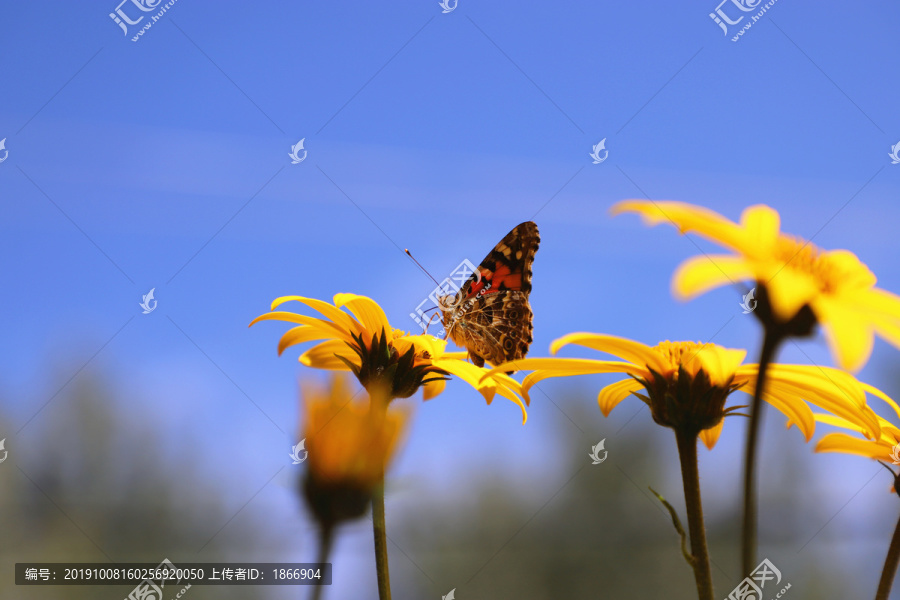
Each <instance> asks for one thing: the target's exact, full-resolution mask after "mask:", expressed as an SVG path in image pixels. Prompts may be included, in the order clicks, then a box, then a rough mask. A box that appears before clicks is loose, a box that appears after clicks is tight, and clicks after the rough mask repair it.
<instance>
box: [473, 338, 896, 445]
mask: <svg viewBox="0 0 900 600" xmlns="http://www.w3.org/2000/svg"><path fill="white" fill-rule="evenodd" d="M568 344H576V345H579V346H584V347H586V348H591V349H593V350H599V351H601V352H606V353H608V354H612V355H614V356H618V357H619V358H621V359H623V360H622V361H610V360H595V359H582V358H525V359H522V360H517V361H514V362H510V363H507V364H504V365H498V366H497V367H495V368H494V369H492V370H491V371H490V372H489V373H488V375H487V376H496V373H498V372H503V371H507V370H510V369H523V370H531V371H534V372H533V373H530V374H529V375H528V376H527V377H525V379H524V381H523V382H522V394H523V397H524V398H525V399H526V401H527V400H528V391H529V390H530V389H531V387H532V386H533V385H535V384H536V383H538V382H540V381H543V380H544V379H547V378H549V377H568V376H573V375H591V374H596V373H625V374H627V375H630V376H631V378H630V379H625V380H622V381H619V382H617V383H613V384H611V385H608V386H606V387H604V388H603V389H602V390H600V393H599V395H598V396H597V402H598V404H599V405H600V410H601V411H602V412H603V414H604V415H605V416H608V415H609V413H610V411H612V409H613V408H615V407H616V405H618V404H619V403H620V402H621V401H622V400H624V399H625V398H627V397H628V396H629V395H635V396H637V397H638V398H640V399H641V400H643V401H644V402H645V403H647V404H648V405H649V406H650V410H651V415H652V416H653V419H654V420H655V421H656V422H657V423H659V424H661V425H664V426H667V427H673V428H675V427H677V428H682V427H683V428H687V429H688V430H696V431H694V433H698V432H699V433H700V437H701V439H702V440H703V442H704V443H705V444H706V446H707V447H708V448H710V449H711V448H712V447H713V446H714V445H715V443H716V441H717V440H718V438H719V434H720V433H721V431H722V424H723V418H724V417H725V416H728V415H729V414H731V413H732V412H733V411H735V410H736V409H738V408H740V407H736V406H732V407H730V408H725V401H726V399H727V398H728V396H729V395H730V394H731V393H732V392H734V391H736V390H738V389H740V390H741V391H742V392H746V393H748V394H753V392H754V387H755V384H756V375H757V371H758V365H744V364H741V363H742V362H743V360H744V357H745V355H746V351H744V350H733V349H729V348H723V347H721V346H717V345H715V344H700V343H695V342H670V341H665V342H661V343H659V344H657V345H656V346H653V347H650V346H646V345H644V344H641V343H640V342H635V341H633V340H629V339H625V338H621V337H616V336H612V335H602V334H594V333H571V334H569V335H566V336H564V337H562V338H560V339H558V340H555V341H554V342H553V344H552V345H551V346H550V352H551V353H552V354H556V353H557V352H558V351H559V349H560V348H562V347H563V346H566V345H568ZM768 378H769V379H768V384H767V386H766V390H765V393H764V394H763V399H764V400H766V401H767V402H768V403H769V404H771V405H772V406H774V407H775V408H777V409H778V410H780V411H781V412H782V413H784V414H785V415H786V416H787V418H788V425H789V426H790V425H791V424H796V425H797V427H798V428H799V429H800V431H801V432H802V433H803V435H804V436H805V437H806V440H807V441H809V439H810V438H811V437H812V435H813V432H814V430H815V419H814V416H813V413H812V411H811V410H810V408H809V406H808V405H807V402H809V403H812V404H814V405H816V406H819V407H820V408H823V409H825V410H827V411H829V412H831V413H833V414H835V415H839V416H841V417H843V418H844V419H846V420H848V421H849V422H852V423H854V424H856V425H858V426H859V427H860V429H861V430H863V431H865V432H868V433H869V435H871V436H873V437H874V436H877V435H879V433H880V429H879V425H878V420H877V417H876V416H875V413H874V412H872V409H871V408H869V407H868V405H867V404H866V398H865V392H864V391H863V388H862V384H860V383H859V382H858V381H857V380H856V379H855V378H854V377H853V376H852V375H850V374H848V373H845V372H844V371H840V370H838V369H829V368H820V367H810V366H805V365H782V364H772V365H770V367H769V371H768ZM641 390H644V391H646V395H643V394H641V393H640V391H641Z"/></svg>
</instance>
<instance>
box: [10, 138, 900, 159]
mask: <svg viewBox="0 0 900 600" xmlns="http://www.w3.org/2000/svg"><path fill="white" fill-rule="evenodd" d="M897 145H898V146H900V144H897ZM0 151H2V152H3V157H2V158H0V163H2V162H3V161H4V160H6V159H7V158H9V150H7V149H6V138H3V139H2V140H0Z"/></svg>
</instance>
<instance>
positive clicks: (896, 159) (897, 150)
mask: <svg viewBox="0 0 900 600" xmlns="http://www.w3.org/2000/svg"><path fill="white" fill-rule="evenodd" d="M4 141H6V140H2V141H0V148H3V142H4ZM888 156H890V157H891V164H892V165H898V164H900V142H897V143H896V144H894V145H893V146H891V152H890V154H888ZM0 162H2V161H0Z"/></svg>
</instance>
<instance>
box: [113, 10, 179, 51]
mask: <svg viewBox="0 0 900 600" xmlns="http://www.w3.org/2000/svg"><path fill="white" fill-rule="evenodd" d="M177 1H178V0H169V1H168V2H166V3H165V4H163V0H122V1H121V2H119V5H118V6H117V7H116V8H115V9H114V10H113V12H111V13H109V18H110V19H112V20H113V22H114V23H115V24H116V25H118V26H119V28H120V29H121V30H122V34H123V35H126V36H127V35H128V34H129V31H128V27H129V26H130V25H137V24H139V23H140V22H141V21H143V20H144V17H150V20H149V21H146V22H145V23H144V25H143V26H141V28H140V29H139V30H138V31H137V33H136V34H135V35H134V36H133V37H132V38H131V41H132V42H136V41H138V40H139V39H141V36H142V35H144V33H145V32H146V31H147V30H148V29H150V28H151V27H153V24H154V23H156V22H157V21H159V20H160V19H161V18H162V16H163V15H164V14H165V13H166V11H167V10H169V9H170V8H172V6H174V5H175V2H177ZM123 6H124V7H126V8H127V11H126V8H123ZM154 11H156V14H155V15H147V14H141V13H150V12H154ZM132 17H136V18H132Z"/></svg>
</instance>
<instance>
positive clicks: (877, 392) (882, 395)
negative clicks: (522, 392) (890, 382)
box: [861, 383, 900, 417]
mask: <svg viewBox="0 0 900 600" xmlns="http://www.w3.org/2000/svg"><path fill="white" fill-rule="evenodd" d="M861 385H862V387H863V389H864V390H865V391H867V392H869V393H870V394H872V395H873V396H877V397H879V398H881V399H882V400H884V401H885V402H887V403H888V405H889V406H890V407H891V408H893V409H894V413H896V414H897V416H898V417H900V406H898V405H897V403H896V402H894V400H893V399H892V398H891V397H890V396H888V395H887V394H885V393H884V392H882V391H881V390H879V389H878V388H877V387H875V386H872V385H869V384H868V383H862V384H861Z"/></svg>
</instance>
